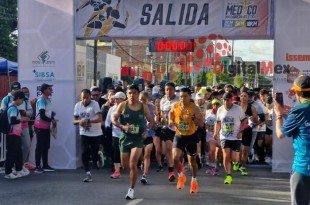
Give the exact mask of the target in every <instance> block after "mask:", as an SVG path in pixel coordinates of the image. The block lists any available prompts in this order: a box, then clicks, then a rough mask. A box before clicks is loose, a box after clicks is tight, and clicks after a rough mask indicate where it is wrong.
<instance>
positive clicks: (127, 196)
mask: <svg viewBox="0 0 310 205" xmlns="http://www.w3.org/2000/svg"><path fill="white" fill-rule="evenodd" d="M134 194H135V191H134V190H133V189H132V188H129V189H128V192H127V194H126V199H134Z"/></svg>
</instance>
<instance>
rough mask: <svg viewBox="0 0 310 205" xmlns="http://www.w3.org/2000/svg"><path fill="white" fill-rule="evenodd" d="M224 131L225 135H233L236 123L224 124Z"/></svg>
mask: <svg viewBox="0 0 310 205" xmlns="http://www.w3.org/2000/svg"><path fill="white" fill-rule="evenodd" d="M223 131H224V133H225V135H232V134H233V133H234V124H223Z"/></svg>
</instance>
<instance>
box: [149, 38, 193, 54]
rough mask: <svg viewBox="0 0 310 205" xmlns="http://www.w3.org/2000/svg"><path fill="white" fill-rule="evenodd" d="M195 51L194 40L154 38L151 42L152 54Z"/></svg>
mask: <svg viewBox="0 0 310 205" xmlns="http://www.w3.org/2000/svg"><path fill="white" fill-rule="evenodd" d="M194 49H195V41H194V39H187V40H184V39H162V38H153V39H150V40H149V50H150V52H193V51H194Z"/></svg>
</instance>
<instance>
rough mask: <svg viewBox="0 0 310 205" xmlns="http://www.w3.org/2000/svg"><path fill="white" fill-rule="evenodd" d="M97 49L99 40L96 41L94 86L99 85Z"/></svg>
mask: <svg viewBox="0 0 310 205" xmlns="http://www.w3.org/2000/svg"><path fill="white" fill-rule="evenodd" d="M97 48H98V40H94V77H93V80H94V82H93V85H94V86H96V85H97V61H98V58H97Z"/></svg>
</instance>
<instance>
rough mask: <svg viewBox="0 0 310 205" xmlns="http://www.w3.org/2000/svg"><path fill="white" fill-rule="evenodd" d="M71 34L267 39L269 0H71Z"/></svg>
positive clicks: (270, 21)
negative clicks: (73, 2)
mask: <svg viewBox="0 0 310 205" xmlns="http://www.w3.org/2000/svg"><path fill="white" fill-rule="evenodd" d="M76 6H77V8H76V36H77V38H79V39H94V38H152V37H175V38H177V37H183V38H184V37H188V38H189V37H191V38H192V37H200V36H205V35H206V34H209V33H217V34H220V35H222V36H225V37H226V38H229V39H240V38H243V39H249V38H250V39H251V38H256V39H258V38H259V39H271V38H272V37H273V33H272V32H273V28H272V26H273V0H191V1H188V0H171V1H163V0H159V1H158V0H149V1H145V0H126V1H125V0H101V1H89V0H77V5H76Z"/></svg>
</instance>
